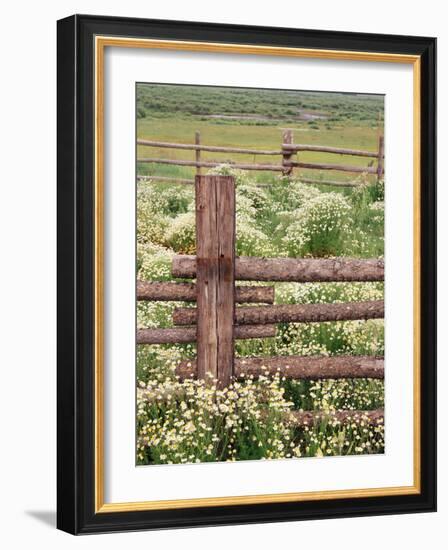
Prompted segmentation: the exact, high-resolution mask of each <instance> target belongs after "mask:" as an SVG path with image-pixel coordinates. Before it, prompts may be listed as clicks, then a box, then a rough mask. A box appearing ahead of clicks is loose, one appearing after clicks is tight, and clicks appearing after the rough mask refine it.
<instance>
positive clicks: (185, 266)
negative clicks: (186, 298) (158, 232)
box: [171, 254, 384, 283]
mask: <svg viewBox="0 0 448 550" xmlns="http://www.w3.org/2000/svg"><path fill="white" fill-rule="evenodd" d="M171 274H172V275H173V277H176V278H179V279H182V278H186V279H194V278H195V277H196V257H195V256H189V255H186V254H185V255H184V254H182V255H176V256H174V258H173V262H172V267H171ZM235 279H236V280H239V281H282V282H297V283H317V282H356V281H359V282H373V281H383V280H384V260H382V259H377V258H375V259H366V260H360V259H353V258H330V259H314V258H257V257H253V256H239V257H237V258H235Z"/></svg>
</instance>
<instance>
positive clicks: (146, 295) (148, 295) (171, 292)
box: [137, 281, 274, 304]
mask: <svg viewBox="0 0 448 550" xmlns="http://www.w3.org/2000/svg"><path fill="white" fill-rule="evenodd" d="M196 296H197V289H196V285H195V284H194V283H173V282H157V281H137V300H148V301H162V302H172V301H173V302H175V301H179V302H195V301H196ZM235 301H236V302H238V303H248V304H250V303H259V304H273V303H274V287H273V286H237V287H236V288H235Z"/></svg>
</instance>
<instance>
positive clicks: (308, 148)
mask: <svg viewBox="0 0 448 550" xmlns="http://www.w3.org/2000/svg"><path fill="white" fill-rule="evenodd" d="M137 145H140V146H144V147H153V148H157V149H174V150H183V151H185V150H188V151H194V152H195V159H194V160H183V159H167V158H156V157H146V158H145V157H143V158H139V159H138V162H139V163H146V164H148V163H150V164H165V165H174V166H190V167H194V168H196V174H197V175H200V174H201V169H202V168H215V167H217V166H220V165H222V164H231V165H232V166H233V167H234V168H237V169H240V170H256V171H269V172H281V173H282V174H283V175H284V176H291V175H292V174H293V170H294V169H295V168H296V169H297V168H301V169H306V170H320V171H325V170H331V171H338V172H349V173H354V174H359V173H367V174H375V175H376V176H377V178H378V179H381V178H382V177H383V174H384V138H383V136H379V138H378V150H377V151H365V150H360V149H349V148H343V147H330V146H327V145H310V144H302V143H294V136H293V132H292V131H291V130H285V131H284V132H283V137H282V143H281V144H280V148H279V149H253V148H246V147H228V146H217V145H205V144H202V143H201V138H200V133H199V132H195V143H172V142H168V141H155V140H148V139H138V140H137ZM201 152H208V153H231V154H244V155H253V156H254V157H255V156H258V155H261V156H263V155H264V156H280V157H281V163H280V164H272V163H264V164H263V163H255V162H253V163H244V162H235V161H233V160H228V159H226V160H224V161H218V160H207V161H205V160H203V159H202V158H201ZM302 152H316V153H327V154H334V155H344V156H352V157H364V158H371V159H374V160H375V161H376V164H377V165H376V167H374V166H371V165H369V166H356V165H348V164H332V163H315V162H303V161H301V160H300V159H295V160H294V158H293V157H294V156H296V155H297V154H298V153H302ZM162 178H164V179H165V180H167V179H170V180H172V181H177V182H178V183H193V181H192V180H190V179H186V178H175V177H173V178H166V176H165V177H163V176H154V178H153V179H154V180H155V181H163V180H162ZM303 182H304V183H324V184H325V185H336V186H342V185H347V186H349V187H352V186H353V185H354V184H353V182H343V181H334V180H312V179H309V178H303Z"/></svg>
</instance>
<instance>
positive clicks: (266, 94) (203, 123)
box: [137, 84, 384, 181]
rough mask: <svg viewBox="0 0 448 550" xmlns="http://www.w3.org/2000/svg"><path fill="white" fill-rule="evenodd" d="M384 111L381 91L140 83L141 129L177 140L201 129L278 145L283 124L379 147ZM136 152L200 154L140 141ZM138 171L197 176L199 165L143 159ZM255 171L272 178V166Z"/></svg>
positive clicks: (209, 156)
mask: <svg viewBox="0 0 448 550" xmlns="http://www.w3.org/2000/svg"><path fill="white" fill-rule="evenodd" d="M383 113H384V110H383V97H382V96H371V95H369V96H367V95H354V94H350V95H348V94H329V93H316V92H296V91H272V90H251V89H228V88H213V87H203V86H198V87H194V86H164V85H155V86H154V85H143V84H141V85H139V86H138V88H137V117H138V124H137V135H138V137H139V138H143V139H149V140H154V141H168V142H173V143H194V136H195V132H196V131H199V132H200V134H201V142H202V143H203V144H205V145H220V146H229V147H230V146H233V147H243V148H253V149H266V150H279V149H280V145H281V142H282V133H283V131H284V130H285V129H291V130H292V131H293V135H294V142H295V143H304V144H309V145H327V146H334V147H343V148H349V149H362V150H366V151H376V150H377V149H378V136H379V135H380V134H382V133H383V118H384V117H383ZM201 155H202V156H201V158H202V159H203V160H210V161H212V160H213V161H218V162H223V163H225V162H226V161H234V162H246V163H248V162H250V163H252V162H257V163H268V164H272V163H280V161H281V157H279V156H268V155H258V156H257V155H252V154H251V155H244V154H226V153H206V152H202V153H201ZM137 157H138V158H145V157H146V158H148V157H151V158H167V159H182V160H194V151H181V150H175V149H165V148H163V149H157V148H154V147H143V146H139V147H138V148H137ZM300 160H301V161H304V162H317V163H323V162H328V163H341V164H353V165H356V166H367V165H368V163H369V162H371V160H372V159H368V158H367V159H366V158H362V157H352V156H345V155H334V154H329V153H320V152H301V153H300ZM138 173H139V174H142V175H150V174H152V175H160V176H161V175H164V176H173V177H184V178H191V177H193V175H194V168H189V167H183V166H170V165H160V164H159V165H155V164H143V163H141V164H138ZM301 173H302V174H303V175H304V176H306V177H311V178H316V179H334V180H341V181H344V180H349V179H353V177H354V176H353V175H351V174H347V173H342V172H328V171H326V172H321V171H316V170H303V171H302V172H301ZM254 176H255V178H256V179H257V181H269V179H270V178H271V176H272V174H269V173H266V172H254Z"/></svg>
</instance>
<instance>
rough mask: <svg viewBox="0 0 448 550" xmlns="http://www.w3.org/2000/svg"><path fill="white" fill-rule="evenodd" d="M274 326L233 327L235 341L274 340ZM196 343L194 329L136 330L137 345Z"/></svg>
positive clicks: (195, 331) (195, 330) (195, 329)
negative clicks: (252, 339)
mask: <svg viewBox="0 0 448 550" xmlns="http://www.w3.org/2000/svg"><path fill="white" fill-rule="evenodd" d="M275 334H276V330H275V326H274V325H245V326H241V327H234V335H233V336H234V338H235V339H236V340H249V339H251V338H274V337H275ZM196 341H197V328H196V327H175V328H141V329H138V330H137V344H188V343H192V342H196Z"/></svg>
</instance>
